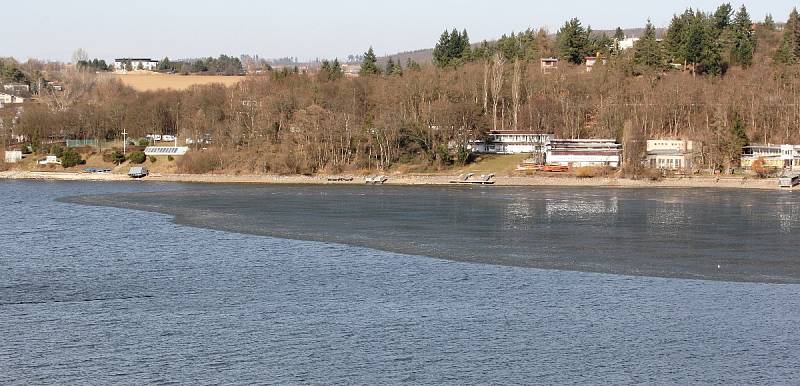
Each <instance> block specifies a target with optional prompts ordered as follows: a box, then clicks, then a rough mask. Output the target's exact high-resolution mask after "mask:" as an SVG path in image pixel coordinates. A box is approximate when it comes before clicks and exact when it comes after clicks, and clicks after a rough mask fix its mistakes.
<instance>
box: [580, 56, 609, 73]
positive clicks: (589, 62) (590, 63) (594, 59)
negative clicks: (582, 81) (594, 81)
mask: <svg viewBox="0 0 800 386" xmlns="http://www.w3.org/2000/svg"><path fill="white" fill-rule="evenodd" d="M584 60H585V61H586V72H592V69H594V66H595V65H596V64H597V63H600V64H603V65H605V64H606V63H608V61H607V60H606V58H604V57H602V56H587V57H585V58H584Z"/></svg>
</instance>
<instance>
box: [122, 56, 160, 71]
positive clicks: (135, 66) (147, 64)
mask: <svg viewBox="0 0 800 386" xmlns="http://www.w3.org/2000/svg"><path fill="white" fill-rule="evenodd" d="M128 63H130V68H131V69H132V70H134V71H135V70H148V71H153V70H155V69H157V68H158V61H157V60H153V59H150V58H119V59H114V70H116V71H126V67H127V64H128Z"/></svg>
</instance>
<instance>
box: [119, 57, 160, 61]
mask: <svg viewBox="0 0 800 386" xmlns="http://www.w3.org/2000/svg"><path fill="white" fill-rule="evenodd" d="M124 60H130V61H136V62H157V61H158V60H153V59H152V58H119V59H114V61H115V62H121V61H124Z"/></svg>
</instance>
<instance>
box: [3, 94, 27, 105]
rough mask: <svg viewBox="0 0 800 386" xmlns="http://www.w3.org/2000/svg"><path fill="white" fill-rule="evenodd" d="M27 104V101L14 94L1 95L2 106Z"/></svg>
mask: <svg viewBox="0 0 800 386" xmlns="http://www.w3.org/2000/svg"><path fill="white" fill-rule="evenodd" d="M23 102H25V99H24V98H22V97H18V96H16V95H13V94H6V93H0V104H2V105H13V104H20V103H23Z"/></svg>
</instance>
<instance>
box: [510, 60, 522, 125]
mask: <svg viewBox="0 0 800 386" xmlns="http://www.w3.org/2000/svg"><path fill="white" fill-rule="evenodd" d="M521 80H522V75H521V74H520V61H519V60H515V61H514V77H513V78H512V80H511V103H512V109H513V111H512V116H513V119H514V130H519V102H520V101H519V94H520V82H521Z"/></svg>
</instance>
